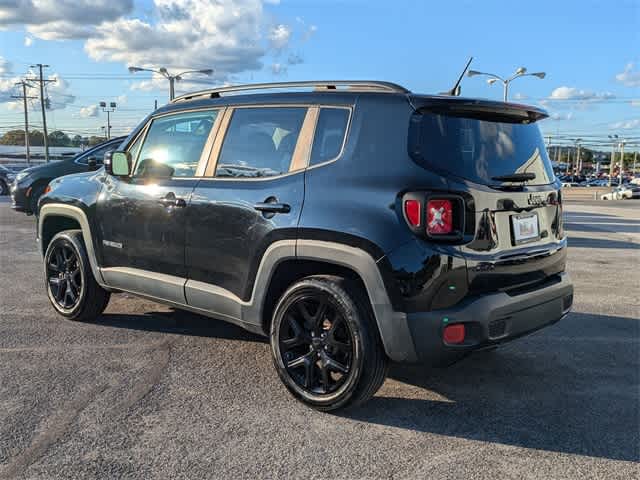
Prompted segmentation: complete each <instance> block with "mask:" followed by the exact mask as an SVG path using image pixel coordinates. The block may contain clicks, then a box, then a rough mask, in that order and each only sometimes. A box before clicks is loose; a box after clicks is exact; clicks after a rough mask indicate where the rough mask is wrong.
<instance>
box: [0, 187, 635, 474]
mask: <svg viewBox="0 0 640 480" xmlns="http://www.w3.org/2000/svg"><path fill="white" fill-rule="evenodd" d="M565 210H566V228H567V230H569V232H570V235H571V239H570V249H569V267H568V269H569V271H570V273H571V274H572V276H573V279H574V283H575V289H576V294H575V304H574V311H573V313H571V314H570V315H569V317H567V318H566V319H565V320H564V321H562V322H560V323H559V324H556V325H554V326H552V327H550V328H547V329H545V330H543V331H540V332H538V333H537V334H535V335H532V336H530V337H527V338H523V339H521V340H518V341H516V342H513V343H511V344H509V345H508V346H506V347H505V348H503V349H501V350H497V351H495V352H490V353H482V354H477V355H475V356H472V357H469V358H467V359H466V360H464V361H462V362H460V363H458V364H456V365H455V366H453V367H450V368H448V369H427V368H423V367H418V366H393V367H392V369H391V372H390V376H389V378H388V380H387V381H386V383H385V385H384V386H383V388H382V389H381V390H380V391H379V393H378V394H377V396H376V397H375V398H374V399H373V400H371V401H370V402H369V403H368V404H366V405H365V406H364V407H362V408H360V409H358V410H355V411H352V412H349V413H345V414H340V415H328V414H322V413H317V412H314V411H312V410H309V409H307V408H305V407H304V406H302V405H300V404H299V403H297V402H295V401H294V400H292V398H291V397H290V396H289V395H288V394H287V392H286V391H285V389H284V387H282V386H281V384H280V382H279V380H278V379H277V376H276V374H275V372H274V370H273V368H272V366H271V358H270V353H269V348H268V344H267V343H266V342H265V340H264V339H262V338H260V337H257V336H254V335H251V334H249V333H246V332H244V331H243V330H241V329H239V328H237V327H234V326H232V325H228V324H225V323H223V322H217V321H214V320H210V319H206V318H204V317H199V316H197V315H193V314H189V313H182V312H174V311H172V310H171V309H168V308H166V307H163V306H160V305H157V304H155V303H152V302H148V301H144V300H139V299H136V298H134V297H131V296H128V295H125V294H120V295H116V296H114V297H112V301H111V303H110V305H109V307H108V309H107V311H106V314H105V315H104V316H103V317H102V319H101V320H100V321H97V322H95V323H90V324H87V323H85V324H83V323H73V322H69V321H63V320H61V319H60V318H58V317H57V316H56V315H55V314H54V313H53V311H52V309H51V308H50V307H49V304H48V301H47V299H46V296H45V293H44V289H43V285H42V283H43V282H42V278H41V268H40V258H39V255H38V253H37V250H36V244H35V242H34V220H33V217H25V216H24V215H22V214H17V213H14V212H12V211H11V210H10V209H9V205H8V203H7V200H6V197H4V199H3V200H0V267H1V272H2V273H0V478H10V479H14V478H29V479H51V478H140V479H149V478H306V479H310V478H398V479H404V478H487V479H495V478H500V479H504V478H514V479H524V478H536V479H537V478H545V479H549V478H603V479H604V478H606V479H613V478H620V479H631V478H638V475H639V471H640V463H639V462H640V434H639V429H640V295H639V294H638V285H639V284H640V202H631V201H627V202H608V203H603V202H593V201H586V202H567V204H566V209H565Z"/></svg>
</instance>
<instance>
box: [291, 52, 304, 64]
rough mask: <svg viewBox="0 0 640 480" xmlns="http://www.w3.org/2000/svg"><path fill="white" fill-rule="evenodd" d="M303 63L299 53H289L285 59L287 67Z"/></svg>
mask: <svg viewBox="0 0 640 480" xmlns="http://www.w3.org/2000/svg"><path fill="white" fill-rule="evenodd" d="M303 62H304V59H303V58H302V55H300V54H299V53H291V54H289V56H288V57H287V64H289V65H300V64H301V63H303Z"/></svg>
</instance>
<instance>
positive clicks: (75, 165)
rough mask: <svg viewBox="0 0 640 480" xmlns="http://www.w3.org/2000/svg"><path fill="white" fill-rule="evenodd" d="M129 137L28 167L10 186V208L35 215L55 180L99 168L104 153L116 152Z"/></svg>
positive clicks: (108, 141) (115, 139)
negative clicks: (48, 188) (46, 189)
mask: <svg viewBox="0 0 640 480" xmlns="http://www.w3.org/2000/svg"><path fill="white" fill-rule="evenodd" d="M125 138H126V137H118V138H113V139H111V140H107V141H106V142H103V143H100V144H98V145H96V146H95V147H92V148H90V149H88V150H85V151H84V152H82V153H80V154H79V155H76V156H75V157H73V158H69V159H66V160H60V161H55V162H51V163H45V164H43V165H36V166H34V167H29V168H25V169H24V170H22V171H21V172H20V173H18V174H17V175H16V176H15V181H14V183H13V185H12V186H11V208H13V209H14V210H16V211H18V212H24V213H26V214H27V215H32V214H33V213H35V210H36V207H37V205H38V200H39V199H40V196H41V195H42V194H43V193H44V189H45V188H46V187H47V185H48V184H49V182H51V180H53V179H54V178H58V177H62V176H63V175H69V174H72V173H79V172H86V171H87V170H89V171H92V170H96V169H98V168H100V167H101V166H102V162H103V159H104V154H105V153H107V152H110V151H112V150H115V149H116V148H118V146H119V145H120V144H121V143H122V141H123V140H124V139H125Z"/></svg>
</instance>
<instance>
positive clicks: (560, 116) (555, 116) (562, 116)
mask: <svg viewBox="0 0 640 480" xmlns="http://www.w3.org/2000/svg"><path fill="white" fill-rule="evenodd" d="M549 119H551V120H555V121H562V120H571V119H573V112H568V113H560V112H553V113H550V114H549Z"/></svg>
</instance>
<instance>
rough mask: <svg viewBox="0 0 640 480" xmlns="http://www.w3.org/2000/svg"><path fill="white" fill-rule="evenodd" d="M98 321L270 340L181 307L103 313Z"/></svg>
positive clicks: (153, 329) (129, 327)
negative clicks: (140, 312) (167, 309)
mask: <svg viewBox="0 0 640 480" xmlns="http://www.w3.org/2000/svg"><path fill="white" fill-rule="evenodd" d="M95 324H97V325H102V326H105V327H113V328H125V329H127V330H141V331H147V332H160V333H172V334H175V335H189V336H197V337H214V338H221V339H227V340H239V341H244V342H260V343H267V342H268V339H267V338H266V337H263V336H261V335H256V334H253V333H251V332H248V331H246V330H244V329H242V328H240V327H238V326H236V325H233V324H231V323H228V322H225V321H222V320H216V319H213V318H209V317H205V316H202V315H198V314H195V313H191V312H186V311H182V310H175V311H168V312H163V311H155V312H146V313H144V314H119V313H104V314H102V316H101V317H100V318H99V319H98V320H96V322H95Z"/></svg>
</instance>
